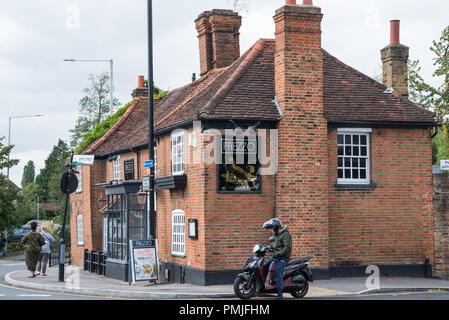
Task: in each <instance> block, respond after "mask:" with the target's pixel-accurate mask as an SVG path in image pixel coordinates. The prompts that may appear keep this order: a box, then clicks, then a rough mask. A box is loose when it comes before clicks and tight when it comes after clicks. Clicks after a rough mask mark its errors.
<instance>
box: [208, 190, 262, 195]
mask: <svg viewBox="0 0 449 320" xmlns="http://www.w3.org/2000/svg"><path fill="white" fill-rule="evenodd" d="M217 193H218V194H261V193H262V190H258V191H221V190H218V191H217Z"/></svg>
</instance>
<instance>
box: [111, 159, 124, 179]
mask: <svg viewBox="0 0 449 320" xmlns="http://www.w3.org/2000/svg"><path fill="white" fill-rule="evenodd" d="M112 178H113V179H112V180H114V181H121V180H122V170H121V163H120V156H117V158H115V159H114V160H113V161H112Z"/></svg>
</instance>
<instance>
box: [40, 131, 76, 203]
mask: <svg viewBox="0 0 449 320" xmlns="http://www.w3.org/2000/svg"><path fill="white" fill-rule="evenodd" d="M69 156H70V150H69V146H68V145H67V143H65V142H64V141H62V140H61V139H59V141H58V144H57V145H56V146H54V147H53V150H52V151H51V153H50V154H49V156H48V157H47V159H46V160H45V167H44V168H43V169H42V170H41V171H40V173H39V175H38V176H37V177H36V184H37V185H38V186H39V192H38V193H39V195H40V200H41V203H44V202H50V201H56V202H58V203H61V202H62V199H63V195H62V194H61V192H60V190H59V184H60V181H61V177H62V174H63V173H64V172H65V171H66V169H65V167H64V165H65V164H66V161H67V158H68V157H69Z"/></svg>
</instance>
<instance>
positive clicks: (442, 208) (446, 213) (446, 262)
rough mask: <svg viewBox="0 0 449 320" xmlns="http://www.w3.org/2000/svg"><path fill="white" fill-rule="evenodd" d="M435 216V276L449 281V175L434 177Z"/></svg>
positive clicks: (436, 175)
mask: <svg viewBox="0 0 449 320" xmlns="http://www.w3.org/2000/svg"><path fill="white" fill-rule="evenodd" d="M433 188H434V196H433V203H434V215H435V222H434V225H435V264H434V269H433V271H434V275H436V276H437V277H440V278H443V279H446V280H448V279H449V234H448V230H449V206H448V201H449V175H448V174H435V175H433Z"/></svg>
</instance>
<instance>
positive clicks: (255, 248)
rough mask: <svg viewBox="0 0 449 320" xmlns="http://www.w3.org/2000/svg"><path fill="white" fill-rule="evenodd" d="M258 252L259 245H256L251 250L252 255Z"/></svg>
mask: <svg viewBox="0 0 449 320" xmlns="http://www.w3.org/2000/svg"><path fill="white" fill-rule="evenodd" d="M259 250H260V244H256V245H255V246H254V248H253V253H257V252H258V251H259Z"/></svg>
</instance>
